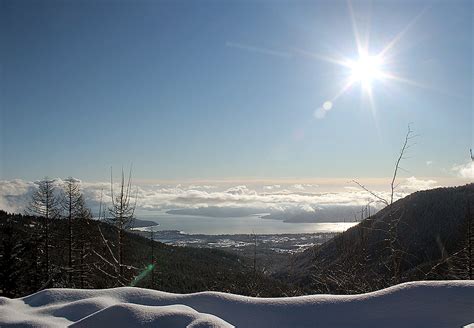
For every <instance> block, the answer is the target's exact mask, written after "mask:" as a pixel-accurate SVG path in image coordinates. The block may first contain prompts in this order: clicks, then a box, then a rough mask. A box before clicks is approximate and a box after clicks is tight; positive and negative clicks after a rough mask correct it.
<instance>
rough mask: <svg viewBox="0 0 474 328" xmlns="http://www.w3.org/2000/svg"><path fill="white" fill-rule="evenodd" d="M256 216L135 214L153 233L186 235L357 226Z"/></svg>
mask: <svg viewBox="0 0 474 328" xmlns="http://www.w3.org/2000/svg"><path fill="white" fill-rule="evenodd" d="M260 215H261V214H259V215H249V216H243V217H226V218H216V217H205V216H194V215H173V214H166V213H161V212H160V213H147V212H145V213H139V214H138V213H137V218H138V219H142V220H150V221H154V222H156V223H158V224H159V226H156V227H154V229H155V230H178V231H182V232H183V233H186V234H205V235H221V234H222V235H223V234H226V235H234V234H252V233H256V234H283V233H324V232H342V231H345V230H347V229H349V228H350V227H352V226H354V225H356V224H357V222H328V223H287V222H283V221H280V220H270V219H262V218H260Z"/></svg>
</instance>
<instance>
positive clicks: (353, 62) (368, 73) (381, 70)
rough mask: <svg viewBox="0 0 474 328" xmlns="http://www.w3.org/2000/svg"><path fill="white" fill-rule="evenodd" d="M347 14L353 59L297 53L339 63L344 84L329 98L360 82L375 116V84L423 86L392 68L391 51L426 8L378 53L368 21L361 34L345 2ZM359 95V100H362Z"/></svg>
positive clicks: (392, 55)
mask: <svg viewBox="0 0 474 328" xmlns="http://www.w3.org/2000/svg"><path fill="white" fill-rule="evenodd" d="M348 10H349V16H350V20H351V26H352V32H353V35H354V41H355V45H356V48H357V53H356V54H357V55H356V58H345V57H342V58H341V57H339V58H337V57H336V56H334V57H331V56H321V55H318V54H314V53H310V52H305V51H302V50H299V51H300V53H302V54H305V55H307V56H310V57H312V58H315V59H318V60H323V61H326V62H329V63H332V64H335V65H338V66H340V67H342V68H344V69H345V70H346V81H345V82H344V83H343V87H342V88H341V89H340V90H338V91H337V92H336V94H335V95H334V96H333V97H331V98H330V100H329V101H331V103H334V101H335V100H336V99H338V98H339V97H341V96H342V95H344V94H345V93H346V92H347V91H348V90H350V89H351V88H352V87H354V86H356V85H359V86H360V88H361V97H362V98H367V99H368V106H369V107H370V112H371V114H372V116H373V117H374V119H375V114H376V106H375V99H374V98H375V95H374V88H375V86H376V85H377V84H379V85H380V86H379V87H381V86H384V87H387V86H389V83H388V82H397V83H405V84H409V85H412V86H417V87H422V88H424V87H426V86H424V85H422V84H421V83H418V82H416V81H412V80H410V79H408V78H405V77H402V76H400V75H398V74H397V73H396V72H394V71H393V69H391V67H390V66H391V65H390V64H392V63H393V62H394V61H396V55H394V54H392V52H393V50H394V49H395V47H396V45H397V44H398V43H399V42H400V40H401V39H402V38H403V37H404V36H405V34H406V33H407V31H408V30H409V29H410V28H412V27H413V25H415V23H416V22H417V21H418V20H419V18H420V17H421V16H422V15H423V13H424V12H425V10H423V11H422V12H420V13H419V14H418V15H416V16H415V17H414V19H412V20H411V21H410V22H409V23H408V24H407V26H406V27H405V28H403V29H402V30H401V31H400V32H399V33H397V34H396V35H395V37H393V38H392V39H391V40H390V41H389V42H387V44H385V46H384V47H382V49H381V50H380V51H379V52H375V53H374V52H371V49H370V42H369V36H370V28H369V24H368V22H366V24H365V25H366V27H367V28H366V29H365V33H364V35H362V34H361V30H362V29H360V27H359V26H358V24H357V20H356V15H355V12H354V8H353V7H352V3H351V2H350V1H349V2H348ZM362 98H361V99H362Z"/></svg>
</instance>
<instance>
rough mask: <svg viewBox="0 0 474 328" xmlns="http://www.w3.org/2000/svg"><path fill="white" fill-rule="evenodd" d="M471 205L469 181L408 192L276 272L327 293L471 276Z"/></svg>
mask: <svg viewBox="0 0 474 328" xmlns="http://www.w3.org/2000/svg"><path fill="white" fill-rule="evenodd" d="M473 205H474V184H469V185H465V186H461V187H453V188H439V189H432V190H428V191H420V192H416V193H413V194H411V195H409V196H407V197H405V198H403V199H401V200H399V201H397V202H395V203H393V204H392V205H389V206H387V207H386V208H384V209H383V210H381V211H380V212H378V213H377V214H376V215H373V216H371V217H369V218H367V219H365V220H363V221H362V222H361V223H360V224H358V225H357V226H355V227H353V228H351V229H349V230H347V231H346V232H344V233H341V234H340V235H338V236H336V237H335V238H333V239H332V240H330V241H328V242H326V243H325V244H323V245H321V246H316V247H314V248H311V249H309V250H307V251H305V252H304V253H302V254H300V255H298V256H296V257H295V259H294V260H293V261H292V262H291V263H290V265H289V266H288V267H287V268H286V269H284V270H282V272H280V273H279V275H278V276H279V277H280V278H282V279H286V280H288V281H292V282H295V283H297V284H299V285H300V286H301V287H303V288H306V289H307V291H308V292H331V293H334V292H336V293H358V292H367V291H372V290H378V289H381V288H384V287H387V286H390V285H394V284H397V283H400V282H404V281H411V280H426V279H438V280H439V279H443V280H444V279H472V278H473V271H472V269H473V244H474V229H473V226H474V218H473V214H474V211H473Z"/></svg>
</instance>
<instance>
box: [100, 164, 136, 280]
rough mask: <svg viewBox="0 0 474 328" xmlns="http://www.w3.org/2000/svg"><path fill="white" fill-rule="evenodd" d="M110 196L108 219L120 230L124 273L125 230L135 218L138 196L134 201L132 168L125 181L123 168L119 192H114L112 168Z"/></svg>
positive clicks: (121, 273) (119, 239) (120, 248)
mask: <svg viewBox="0 0 474 328" xmlns="http://www.w3.org/2000/svg"><path fill="white" fill-rule="evenodd" d="M110 197H111V200H112V206H111V207H110V208H109V214H110V217H109V218H108V219H107V220H108V221H109V223H111V224H112V225H114V226H115V227H116V228H117V230H118V245H117V248H118V262H119V272H120V275H123V267H124V261H123V254H124V236H125V230H126V229H128V228H129V227H131V226H132V224H133V221H134V219H135V216H134V215H135V207H136V201H137V197H136V195H135V197H134V198H135V199H134V201H133V202H132V198H133V197H132V169H131V168H130V172H129V176H128V181H127V182H125V175H124V172H123V169H122V178H121V181H120V185H119V192H118V193H115V192H114V182H113V175H112V169H111V170H110Z"/></svg>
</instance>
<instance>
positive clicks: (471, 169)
mask: <svg viewBox="0 0 474 328" xmlns="http://www.w3.org/2000/svg"><path fill="white" fill-rule="evenodd" d="M452 171H453V172H454V173H455V174H456V175H457V176H458V177H460V178H463V179H471V180H474V161H470V162H468V163H465V164H461V165H454V166H453V168H452Z"/></svg>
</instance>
